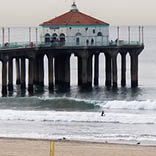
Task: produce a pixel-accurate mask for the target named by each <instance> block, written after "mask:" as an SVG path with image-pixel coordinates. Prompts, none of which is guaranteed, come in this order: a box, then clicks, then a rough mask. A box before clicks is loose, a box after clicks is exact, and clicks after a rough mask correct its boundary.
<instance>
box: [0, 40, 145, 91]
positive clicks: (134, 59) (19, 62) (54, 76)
mask: <svg viewBox="0 0 156 156" xmlns="http://www.w3.org/2000/svg"><path fill="white" fill-rule="evenodd" d="M13 45H14V46H13ZM143 49H144V45H143V44H139V43H138V42H131V43H120V44H115V43H111V44H110V43H109V45H101V46H99V45H98V46H96V45H92V46H91V45H88V46H71V45H69V44H68V45H58V44H55V45H48V44H41V43H40V44H39V43H38V44H36V45H35V44H34V45H33V46H32V45H31V46H30V44H26V43H25V44H23V45H20V44H10V45H8V46H6V47H4V46H3V47H2V46H1V47H0V61H1V62H2V74H1V75H2V94H7V90H9V91H13V59H16V72H17V73H16V82H17V84H19V85H21V89H25V88H26V65H25V60H26V59H28V60H29V66H28V91H29V92H30V93H33V89H34V85H38V86H40V87H43V86H44V59H43V58H44V56H45V55H46V56H47V58H48V75H49V76H48V77H49V89H50V90H53V88H54V86H55V85H61V86H65V87H69V86H70V56H71V54H74V55H75V56H76V57H77V60H78V61H77V62H78V69H77V72H78V85H79V86H82V87H91V86H92V84H93V80H94V85H98V84H99V54H100V53H103V54H104V56H105V73H106V77H105V85H106V86H107V87H117V86H118V84H117V79H118V76H117V73H118V72H117V70H118V68H117V56H118V54H120V55H121V86H123V87H124V86H126V55H127V54H128V53H129V54H130V58H131V86H132V87H137V86H138V56H139V54H140V53H141V52H142V50H143ZM93 57H94V69H93ZM7 64H8V65H7ZM93 70H94V72H93ZM93 73H94V75H93ZM7 77H8V79H7Z"/></svg>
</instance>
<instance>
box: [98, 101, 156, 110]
mask: <svg viewBox="0 0 156 156" xmlns="http://www.w3.org/2000/svg"><path fill="white" fill-rule="evenodd" d="M100 106H101V107H103V108H104V109H122V110H156V101H152V100H146V101H108V102H106V103H101V104H100Z"/></svg>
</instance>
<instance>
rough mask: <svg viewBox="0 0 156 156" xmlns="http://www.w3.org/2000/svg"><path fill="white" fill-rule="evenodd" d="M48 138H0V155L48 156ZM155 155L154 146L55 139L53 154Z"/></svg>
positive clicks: (63, 155)
mask: <svg viewBox="0 0 156 156" xmlns="http://www.w3.org/2000/svg"><path fill="white" fill-rule="evenodd" d="M49 145H50V143H49V141H48V140H30V139H6V138H5V139H4V138H1V139H0V156H49V155H50V150H49ZM100 155H102V156H155V155H156V147H152V146H141V145H122V144H108V143H106V144H104V143H90V142H78V141H55V156H100Z"/></svg>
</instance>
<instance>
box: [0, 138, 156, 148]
mask: <svg viewBox="0 0 156 156" xmlns="http://www.w3.org/2000/svg"><path fill="white" fill-rule="evenodd" d="M0 140H21V141H22V140H26V141H45V142H50V141H54V142H65V143H68V142H69V143H86V144H87V143H88V144H105V145H106V144H108V145H121V146H122V145H126V146H142V147H156V144H145V143H143V142H141V141H140V142H139V141H138V142H136V141H135V142H133V141H113V140H108V141H105V142H102V141H85V140H70V139H66V138H62V139H43V138H22V137H19V138H18V137H0ZM144 142H148V141H144Z"/></svg>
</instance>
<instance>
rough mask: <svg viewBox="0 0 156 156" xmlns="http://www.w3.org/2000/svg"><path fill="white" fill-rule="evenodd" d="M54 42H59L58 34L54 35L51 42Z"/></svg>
mask: <svg viewBox="0 0 156 156" xmlns="http://www.w3.org/2000/svg"><path fill="white" fill-rule="evenodd" d="M51 41H52V42H56V41H57V34H56V33H54V34H53V35H52V40H51Z"/></svg>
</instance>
